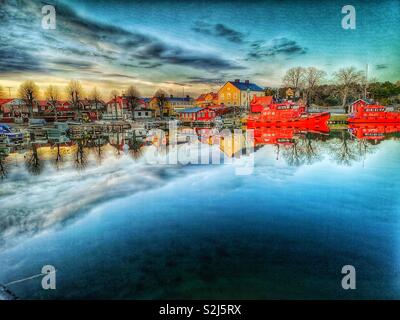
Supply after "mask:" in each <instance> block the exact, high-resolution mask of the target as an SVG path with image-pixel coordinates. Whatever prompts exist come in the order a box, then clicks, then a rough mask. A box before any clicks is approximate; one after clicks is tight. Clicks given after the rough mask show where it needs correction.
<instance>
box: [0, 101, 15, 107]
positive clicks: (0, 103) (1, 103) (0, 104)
mask: <svg viewBox="0 0 400 320" xmlns="http://www.w3.org/2000/svg"><path fill="white" fill-rule="evenodd" d="M12 100H14V99H0V106H2V105H3V104H5V103H8V102H10V101H12Z"/></svg>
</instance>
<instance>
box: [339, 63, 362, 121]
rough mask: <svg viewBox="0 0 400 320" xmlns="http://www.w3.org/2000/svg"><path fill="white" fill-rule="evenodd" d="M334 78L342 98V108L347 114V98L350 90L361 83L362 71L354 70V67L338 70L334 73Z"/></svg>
mask: <svg viewBox="0 0 400 320" xmlns="http://www.w3.org/2000/svg"><path fill="white" fill-rule="evenodd" d="M334 77H335V80H336V82H337V84H338V86H339V88H340V92H341V96H342V107H343V108H344V109H345V111H346V113H347V111H348V110H347V107H346V104H347V97H348V95H349V93H350V91H351V89H354V88H355V87H357V86H359V85H360V84H361V83H362V81H363V77H364V73H363V72H362V71H358V70H356V68H354V67H349V68H343V69H340V70H339V71H337V72H335V73H334Z"/></svg>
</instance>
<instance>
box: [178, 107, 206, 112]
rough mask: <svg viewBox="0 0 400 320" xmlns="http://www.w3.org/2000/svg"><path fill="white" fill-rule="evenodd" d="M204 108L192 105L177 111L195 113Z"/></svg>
mask: <svg viewBox="0 0 400 320" xmlns="http://www.w3.org/2000/svg"><path fill="white" fill-rule="evenodd" d="M203 109H205V108H199V107H194V108H188V109H184V110H179V111H178V112H179V113H196V112H198V111H200V110H203Z"/></svg>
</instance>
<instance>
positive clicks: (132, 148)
mask: <svg viewBox="0 0 400 320" xmlns="http://www.w3.org/2000/svg"><path fill="white" fill-rule="evenodd" d="M142 145H143V143H142V141H141V140H140V139H138V138H137V137H136V133H135V131H133V132H132V137H131V139H129V141H128V146H129V153H130V155H131V156H132V158H133V159H139V158H140V157H141V156H142V155H143V149H142Z"/></svg>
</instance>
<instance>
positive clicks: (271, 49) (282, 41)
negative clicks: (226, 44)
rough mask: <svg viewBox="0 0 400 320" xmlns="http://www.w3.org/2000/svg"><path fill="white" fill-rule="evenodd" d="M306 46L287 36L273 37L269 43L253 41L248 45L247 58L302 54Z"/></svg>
mask: <svg viewBox="0 0 400 320" xmlns="http://www.w3.org/2000/svg"><path fill="white" fill-rule="evenodd" d="M306 52H307V48H305V47H302V46H300V45H299V44H298V43H297V42H296V41H294V40H289V39H287V38H275V39H272V41H271V42H270V43H265V42H264V41H255V42H253V43H252V44H251V45H250V51H249V53H248V58H250V59H261V58H263V57H272V56H277V55H294V54H304V53H306Z"/></svg>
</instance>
